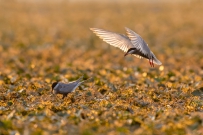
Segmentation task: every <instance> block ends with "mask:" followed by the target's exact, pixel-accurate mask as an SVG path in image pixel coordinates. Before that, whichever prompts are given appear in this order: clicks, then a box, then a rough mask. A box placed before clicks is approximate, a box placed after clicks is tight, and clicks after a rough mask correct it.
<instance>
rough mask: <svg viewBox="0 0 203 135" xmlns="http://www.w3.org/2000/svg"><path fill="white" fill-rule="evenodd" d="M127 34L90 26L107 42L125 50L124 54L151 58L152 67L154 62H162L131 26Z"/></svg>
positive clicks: (127, 29)
mask: <svg viewBox="0 0 203 135" xmlns="http://www.w3.org/2000/svg"><path fill="white" fill-rule="evenodd" d="M125 29H126V32H127V36H126V35H123V34H118V33H114V32H110V31H106V30H103V29H98V28H90V30H92V31H93V32H94V33H95V34H96V35H97V36H99V37H100V38H101V39H103V41H105V42H106V43H108V44H110V45H112V46H114V47H118V48H120V49H121V50H123V51H124V52H125V55H124V56H127V55H128V54H133V55H134V56H136V57H138V58H146V59H148V60H149V64H150V66H151V67H154V63H155V64H157V65H161V64H162V63H161V62H160V61H159V60H158V59H157V58H156V56H155V55H154V53H153V52H152V51H151V50H150V49H149V47H148V44H147V43H146V42H145V41H144V40H143V39H142V37H141V36H140V35H138V34H137V33H135V32H134V31H132V30H131V29H129V28H125Z"/></svg>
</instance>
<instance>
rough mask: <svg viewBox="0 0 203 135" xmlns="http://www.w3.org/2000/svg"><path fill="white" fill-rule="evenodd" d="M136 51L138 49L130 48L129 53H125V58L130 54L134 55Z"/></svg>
mask: <svg viewBox="0 0 203 135" xmlns="http://www.w3.org/2000/svg"><path fill="white" fill-rule="evenodd" d="M135 51H136V48H130V49H128V51H127V52H126V53H125V55H124V56H127V55H128V54H133V53H134V52H135Z"/></svg>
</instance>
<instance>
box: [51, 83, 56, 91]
mask: <svg viewBox="0 0 203 135" xmlns="http://www.w3.org/2000/svg"><path fill="white" fill-rule="evenodd" d="M57 84H58V82H53V83H52V85H51V88H52V91H53V90H54V87H55V86H56V85H57Z"/></svg>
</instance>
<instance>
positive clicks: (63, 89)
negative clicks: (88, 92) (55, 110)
mask: <svg viewBox="0 0 203 135" xmlns="http://www.w3.org/2000/svg"><path fill="white" fill-rule="evenodd" d="M82 79H83V76H82V77H80V78H79V79H78V80H76V81H73V82H70V83H62V82H54V83H53V84H52V86H51V87H52V92H53V93H54V94H62V95H63V98H65V97H66V96H67V95H68V93H71V92H73V91H74V90H75V89H76V88H77V87H78V86H79V85H80V84H81V83H83V82H84V81H82ZM63 98H62V99H63Z"/></svg>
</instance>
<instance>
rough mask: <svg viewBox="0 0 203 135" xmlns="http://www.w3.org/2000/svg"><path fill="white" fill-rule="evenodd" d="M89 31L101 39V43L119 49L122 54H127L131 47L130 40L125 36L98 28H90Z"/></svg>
mask: <svg viewBox="0 0 203 135" xmlns="http://www.w3.org/2000/svg"><path fill="white" fill-rule="evenodd" d="M90 30H92V31H93V32H94V33H95V34H96V35H97V36H99V37H100V38H101V39H103V41H105V42H107V43H108V44H110V45H112V46H114V47H118V48H120V49H121V50H123V51H124V52H127V51H128V49H130V48H132V47H133V45H132V43H131V42H130V39H129V38H128V37H127V36H125V35H122V34H118V33H114V32H110V31H106V30H102V29H98V28H90Z"/></svg>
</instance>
